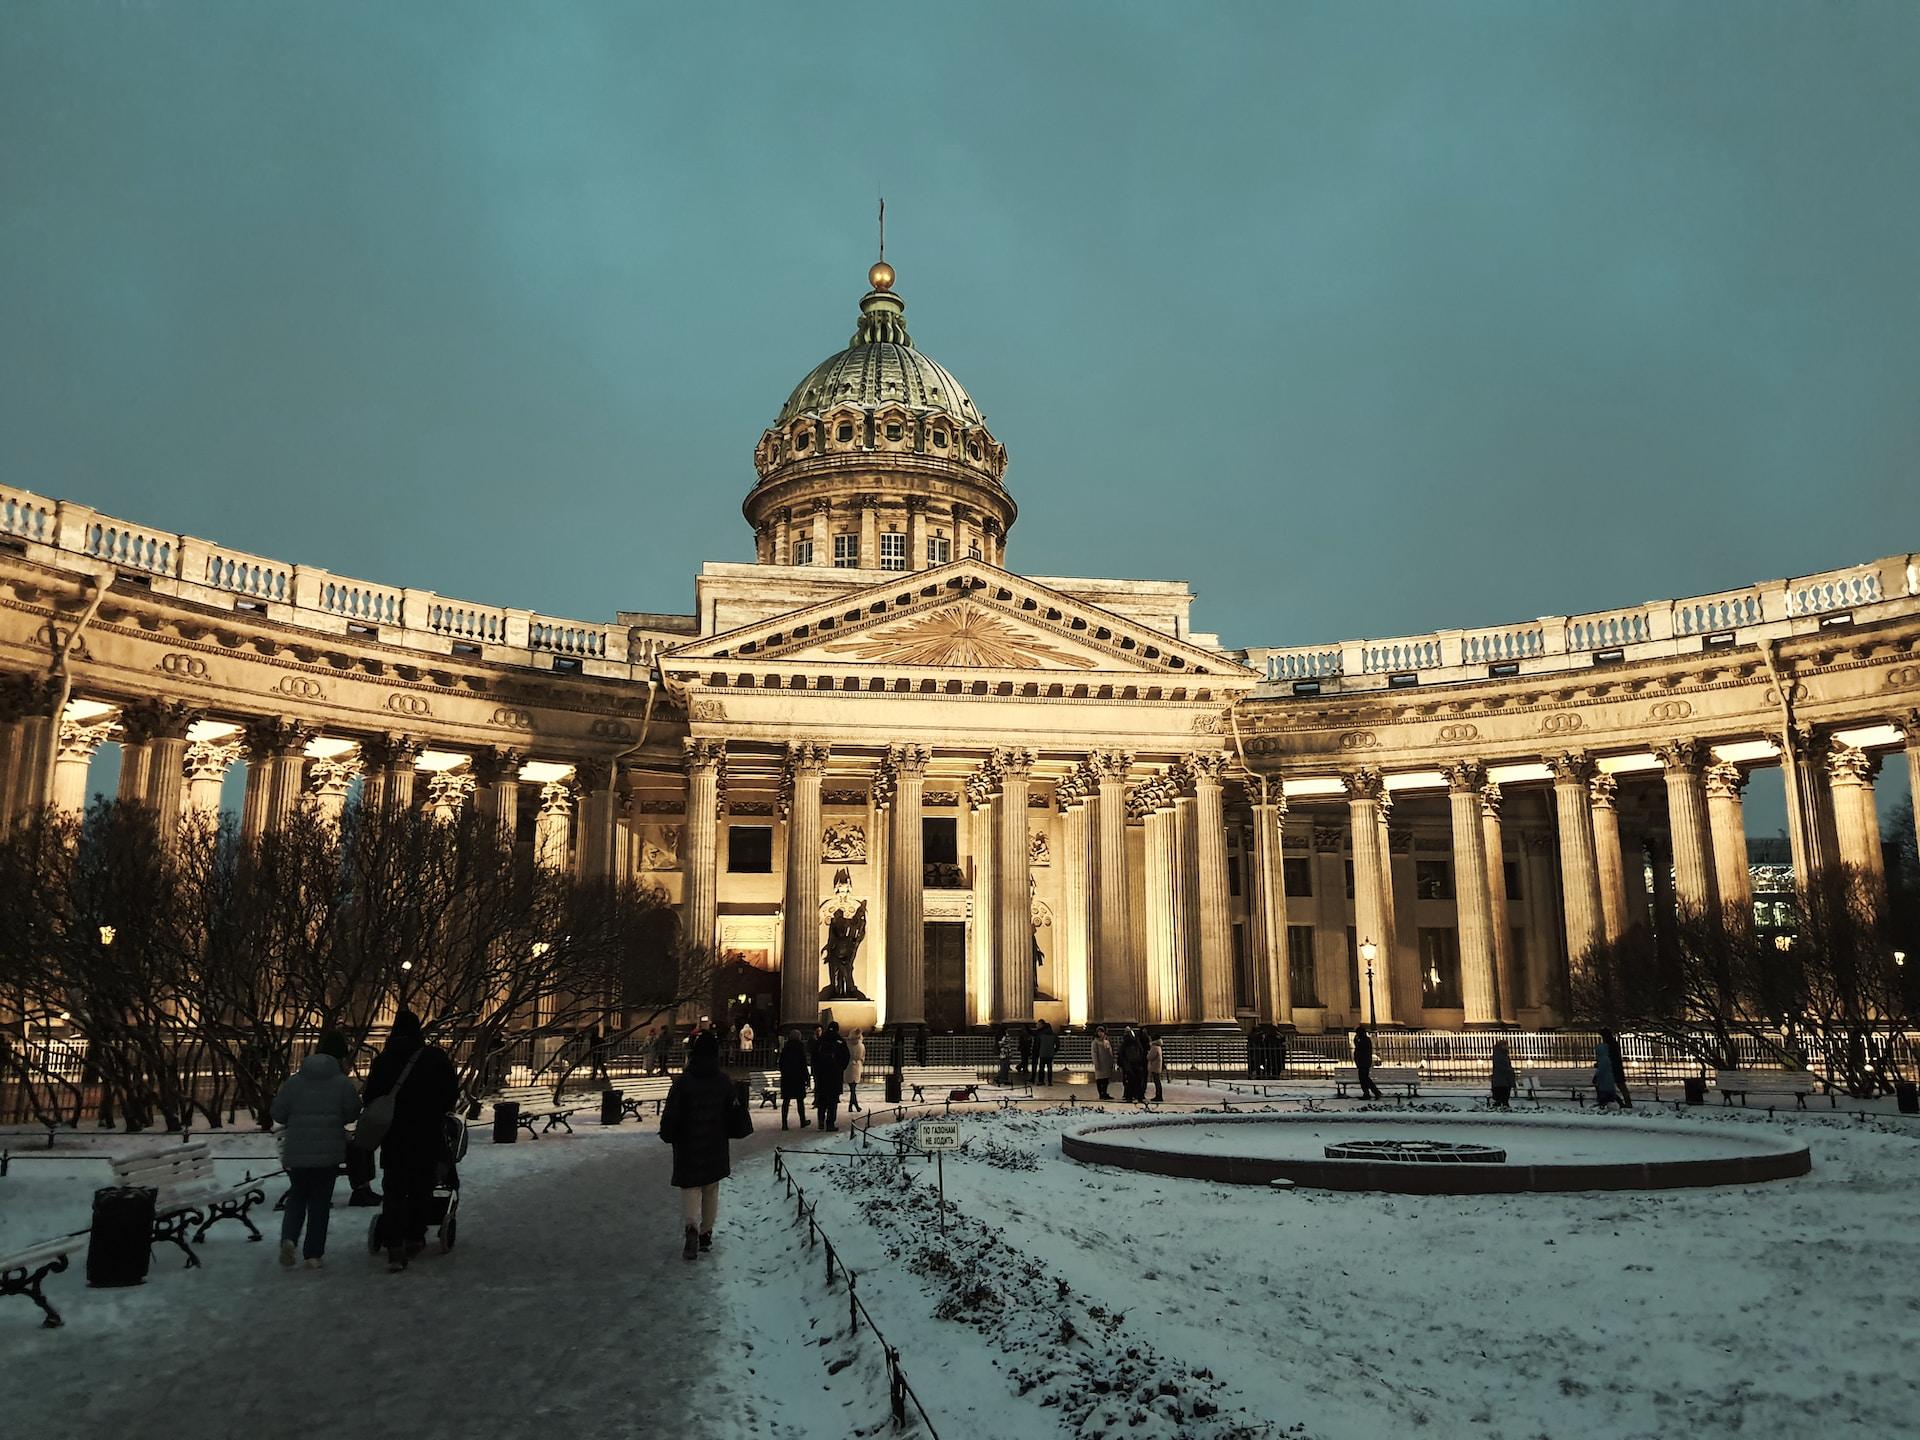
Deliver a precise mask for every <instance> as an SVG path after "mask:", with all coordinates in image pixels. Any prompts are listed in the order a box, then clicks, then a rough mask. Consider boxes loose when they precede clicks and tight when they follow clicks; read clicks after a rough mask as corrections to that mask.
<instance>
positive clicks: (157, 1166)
mask: <svg viewBox="0 0 1920 1440" xmlns="http://www.w3.org/2000/svg"><path fill="white" fill-rule="evenodd" d="M113 1179H114V1183H115V1184H118V1185H148V1186H152V1187H153V1188H154V1189H156V1190H158V1191H160V1192H161V1193H162V1195H164V1194H165V1193H166V1192H167V1191H169V1190H182V1189H187V1188H190V1187H194V1186H202V1185H206V1184H208V1183H209V1182H211V1181H212V1179H213V1155H212V1153H211V1152H210V1151H209V1150H208V1149H207V1146H206V1142H205V1141H201V1140H195V1141H191V1142H189V1143H188V1144H185V1145H169V1146H168V1147H167V1148H166V1149H164V1150H149V1151H147V1152H146V1153H144V1154H140V1155H129V1156H126V1157H125V1158H123V1159H119V1160H115V1161H114V1162H113Z"/></svg>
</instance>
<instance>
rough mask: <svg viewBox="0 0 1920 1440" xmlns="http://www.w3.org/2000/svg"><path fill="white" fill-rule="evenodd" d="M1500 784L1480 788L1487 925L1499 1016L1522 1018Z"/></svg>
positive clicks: (1511, 1020) (1508, 1019) (1509, 1020)
mask: <svg viewBox="0 0 1920 1440" xmlns="http://www.w3.org/2000/svg"><path fill="white" fill-rule="evenodd" d="M1500 803H1501V796H1500V787H1499V786H1498V785H1496V784H1494V783H1493V782H1492V781H1491V780H1489V781H1488V782H1487V783H1486V784H1485V785H1483V786H1482V787H1481V789H1480V838H1481V843H1482V845H1483V846H1484V848H1485V853H1486V860H1487V925H1488V927H1489V928H1490V929H1491V930H1492V931H1493V975H1494V998H1495V1000H1496V1002H1497V1003H1498V1006H1499V1018H1500V1019H1501V1021H1502V1022H1504V1023H1507V1024H1512V1023H1514V1022H1515V1021H1517V1020H1518V1019H1519V1017H1520V1010H1519V1006H1518V1004H1517V1002H1516V999H1515V996H1514V993H1513V988H1514V987H1513V922H1512V920H1511V919H1510V918H1509V916H1508V913H1507V852H1506V844H1505V840H1504V838H1503V837H1502V835H1501V832H1500Z"/></svg>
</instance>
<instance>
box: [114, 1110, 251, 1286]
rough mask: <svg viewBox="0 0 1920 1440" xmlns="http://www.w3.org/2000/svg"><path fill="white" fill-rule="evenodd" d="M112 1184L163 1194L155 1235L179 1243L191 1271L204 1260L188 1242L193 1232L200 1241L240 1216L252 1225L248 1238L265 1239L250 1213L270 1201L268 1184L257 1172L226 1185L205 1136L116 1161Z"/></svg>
mask: <svg viewBox="0 0 1920 1440" xmlns="http://www.w3.org/2000/svg"><path fill="white" fill-rule="evenodd" d="M113 1183H114V1184H115V1185H137V1186H144V1187H146V1188H149V1189H152V1190H155V1191H157V1192H158V1194H156V1195H155V1197H154V1202H153V1238H154V1240H155V1241H162V1240H164V1241H166V1242H168V1243H169V1244H172V1245H178V1246H179V1247H180V1250H181V1253H182V1254H184V1255H185V1256H186V1257H187V1268H188V1269H189V1270H191V1269H192V1268H193V1267H194V1266H196V1265H198V1264H199V1263H200V1257H199V1256H198V1255H196V1254H194V1253H193V1246H192V1245H189V1244H188V1243H187V1235H188V1231H192V1238H193V1244H194V1245H198V1244H200V1243H202V1242H203V1241H204V1240H205V1239H206V1238H207V1231H209V1230H211V1229H212V1228H213V1227H214V1226H215V1225H218V1224H219V1223H220V1222H221V1221H222V1220H238V1221H239V1222H240V1223H241V1224H242V1225H244V1226H246V1227H247V1238H248V1239H249V1240H261V1239H264V1238H265V1237H264V1236H262V1235H261V1233H260V1230H259V1227H258V1226H256V1225H255V1224H254V1223H253V1220H252V1218H251V1217H250V1216H249V1215H248V1214H247V1212H248V1211H249V1210H251V1209H252V1208H253V1207H254V1206H255V1205H259V1204H262V1203H263V1202H264V1201H265V1200H266V1198H267V1191H266V1186H265V1185H264V1184H263V1183H262V1181H260V1180H256V1179H254V1178H253V1176H252V1175H248V1176H247V1178H246V1179H245V1180H243V1181H241V1182H240V1183H239V1184H238V1185H228V1184H223V1183H222V1182H221V1181H220V1180H218V1179H217V1178H215V1176H214V1173H213V1154H212V1152H211V1151H209V1150H208V1149H207V1142H206V1141H204V1140H193V1141H188V1142H187V1143H185V1144H180V1145H168V1146H166V1147H165V1148H164V1149H160V1150H149V1151H146V1152H144V1153H142V1154H139V1155H129V1156H127V1157H125V1158H124V1159H120V1160H115V1161H114V1162H113Z"/></svg>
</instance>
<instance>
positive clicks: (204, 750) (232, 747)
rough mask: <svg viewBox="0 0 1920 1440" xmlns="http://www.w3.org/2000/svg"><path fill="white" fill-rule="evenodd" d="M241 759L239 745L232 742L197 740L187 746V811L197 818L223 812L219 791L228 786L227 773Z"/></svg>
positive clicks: (185, 768) (185, 769)
mask: <svg viewBox="0 0 1920 1440" xmlns="http://www.w3.org/2000/svg"><path fill="white" fill-rule="evenodd" d="M239 758H240V746H239V745H238V744H237V743H234V742H232V741H227V742H221V741H217V740H197V741H195V742H194V743H193V744H191V745H189V746H188V747H187V759H186V764H185V767H184V771H185V776H186V782H187V801H186V808H187V809H188V810H189V811H190V812H192V813H193V814H195V815H218V814H219V813H220V790H221V787H222V786H224V785H225V784H226V781H227V771H228V770H229V769H231V768H232V766H233V764H234V762H235V761H237V760H238V759H239Z"/></svg>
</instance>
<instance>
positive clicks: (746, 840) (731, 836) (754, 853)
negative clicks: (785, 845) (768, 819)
mask: <svg viewBox="0 0 1920 1440" xmlns="http://www.w3.org/2000/svg"><path fill="white" fill-rule="evenodd" d="M727 870H728V871H729V872H730V873H731V874H734V875H771V874H772V873H773V827H772V826H771V825H729V826H727Z"/></svg>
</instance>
